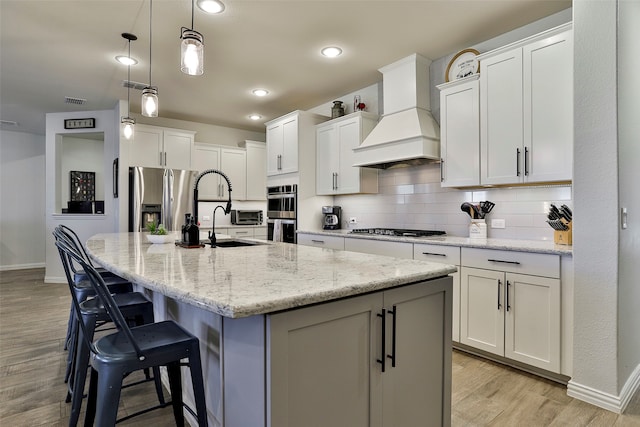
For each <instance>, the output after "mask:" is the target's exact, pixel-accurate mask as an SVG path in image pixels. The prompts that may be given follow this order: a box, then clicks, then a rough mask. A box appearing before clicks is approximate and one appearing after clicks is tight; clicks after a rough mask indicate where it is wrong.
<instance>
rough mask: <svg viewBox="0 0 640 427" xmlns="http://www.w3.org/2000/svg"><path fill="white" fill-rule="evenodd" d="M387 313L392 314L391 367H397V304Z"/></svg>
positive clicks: (389, 356)
mask: <svg viewBox="0 0 640 427" xmlns="http://www.w3.org/2000/svg"><path fill="white" fill-rule="evenodd" d="M387 313H389V314H391V316H392V320H391V331H392V332H391V355H387V357H388V358H389V359H391V367H392V368H395V367H396V314H397V312H396V306H395V305H394V306H393V310H387Z"/></svg>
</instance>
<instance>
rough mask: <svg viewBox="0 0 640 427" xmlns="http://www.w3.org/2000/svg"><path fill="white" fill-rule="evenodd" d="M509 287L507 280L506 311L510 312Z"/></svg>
mask: <svg viewBox="0 0 640 427" xmlns="http://www.w3.org/2000/svg"><path fill="white" fill-rule="evenodd" d="M509 286H511V283H510V282H509V281H508V280H507V298H506V301H505V302H506V304H507V311H509V310H511V305H510V304H509Z"/></svg>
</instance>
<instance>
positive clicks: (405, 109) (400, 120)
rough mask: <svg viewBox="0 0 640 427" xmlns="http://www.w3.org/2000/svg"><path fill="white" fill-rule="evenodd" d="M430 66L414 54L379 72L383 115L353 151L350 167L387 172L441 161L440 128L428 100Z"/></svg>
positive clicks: (423, 58) (429, 62)
mask: <svg viewBox="0 0 640 427" xmlns="http://www.w3.org/2000/svg"><path fill="white" fill-rule="evenodd" d="M430 64H431V60H429V59H427V58H425V57H423V56H420V55H418V54H413V55H411V56H408V57H406V58H404V59H401V60H399V61H396V62H394V63H393V64H390V65H387V66H386V67H382V68H380V69H379V70H378V71H380V72H381V73H382V75H383V76H382V92H383V97H384V100H383V105H384V114H383V116H382V118H381V119H380V122H379V123H378V124H377V125H376V127H375V128H373V130H372V131H371V133H370V134H369V136H367V137H366V138H365V140H364V141H363V142H362V144H360V146H359V147H357V148H354V149H353V152H354V159H355V163H354V164H353V166H362V167H369V168H378V169H387V168H390V167H394V166H410V165H416V164H424V163H433V162H437V161H440V127H439V126H438V123H437V122H436V121H435V120H434V118H433V116H432V115H431V103H430V101H429V65H430Z"/></svg>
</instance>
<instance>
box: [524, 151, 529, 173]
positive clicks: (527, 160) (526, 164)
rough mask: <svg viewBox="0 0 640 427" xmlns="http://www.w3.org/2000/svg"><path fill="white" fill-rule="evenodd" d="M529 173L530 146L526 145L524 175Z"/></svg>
mask: <svg viewBox="0 0 640 427" xmlns="http://www.w3.org/2000/svg"><path fill="white" fill-rule="evenodd" d="M528 175H529V147H524V176H528Z"/></svg>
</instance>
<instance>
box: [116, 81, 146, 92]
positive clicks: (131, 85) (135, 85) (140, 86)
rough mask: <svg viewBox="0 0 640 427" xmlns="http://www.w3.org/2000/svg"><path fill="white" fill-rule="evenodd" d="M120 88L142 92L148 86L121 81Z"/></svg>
mask: <svg viewBox="0 0 640 427" xmlns="http://www.w3.org/2000/svg"><path fill="white" fill-rule="evenodd" d="M122 86H123V87H128V88H129V89H136V90H143V89H144V88H145V87H147V86H149V85H148V84H146V83H140V82H134V81H133V80H123V81H122Z"/></svg>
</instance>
